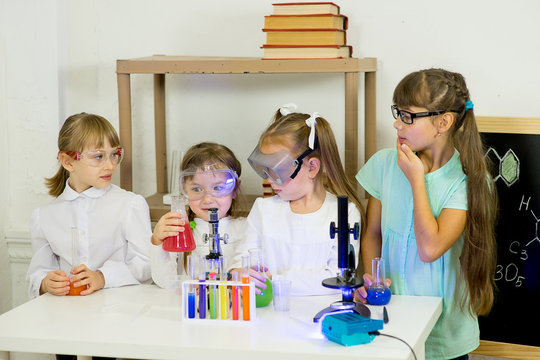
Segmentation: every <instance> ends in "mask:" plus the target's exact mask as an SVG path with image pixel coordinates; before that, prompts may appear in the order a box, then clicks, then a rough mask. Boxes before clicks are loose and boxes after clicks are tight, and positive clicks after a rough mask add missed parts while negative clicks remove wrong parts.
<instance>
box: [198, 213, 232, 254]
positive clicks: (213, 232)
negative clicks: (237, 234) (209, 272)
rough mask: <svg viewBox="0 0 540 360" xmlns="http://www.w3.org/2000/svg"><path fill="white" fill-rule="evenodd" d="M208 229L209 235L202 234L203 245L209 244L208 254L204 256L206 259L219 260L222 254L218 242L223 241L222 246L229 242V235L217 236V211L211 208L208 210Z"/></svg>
mask: <svg viewBox="0 0 540 360" xmlns="http://www.w3.org/2000/svg"><path fill="white" fill-rule="evenodd" d="M208 227H209V231H210V233H209V234H204V243H205V244H207V243H208V242H210V253H209V254H208V255H206V258H207V259H219V257H220V256H222V255H223V254H222V253H221V245H220V242H221V241H223V243H224V244H227V243H228V242H229V235H228V234H223V237H221V236H220V235H219V230H218V229H219V217H218V209H216V208H211V209H208Z"/></svg>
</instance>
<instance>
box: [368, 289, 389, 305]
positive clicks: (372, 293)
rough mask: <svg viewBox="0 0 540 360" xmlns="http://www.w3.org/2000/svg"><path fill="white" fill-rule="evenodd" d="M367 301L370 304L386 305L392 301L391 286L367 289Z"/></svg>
mask: <svg viewBox="0 0 540 360" xmlns="http://www.w3.org/2000/svg"><path fill="white" fill-rule="evenodd" d="M366 291H367V302H368V304H370V305H386V304H388V302H389V301H390V297H391V296H392V292H391V291H390V289H389V288H387V287H385V288H384V289H367V290H366Z"/></svg>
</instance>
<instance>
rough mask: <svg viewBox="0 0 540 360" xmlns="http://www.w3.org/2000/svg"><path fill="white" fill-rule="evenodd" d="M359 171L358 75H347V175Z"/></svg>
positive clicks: (351, 177) (353, 73)
mask: <svg viewBox="0 0 540 360" xmlns="http://www.w3.org/2000/svg"><path fill="white" fill-rule="evenodd" d="M357 171H358V73H357V72H348V73H345V174H346V175H347V177H349V178H350V179H351V180H352V181H354V182H355V183H356V180H354V176H355V175H356V172H357Z"/></svg>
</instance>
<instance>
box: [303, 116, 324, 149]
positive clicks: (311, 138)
mask: <svg viewBox="0 0 540 360" xmlns="http://www.w3.org/2000/svg"><path fill="white" fill-rule="evenodd" d="M320 116H321V114H319V113H318V112H314V113H313V114H311V116H310V117H309V118H308V119H306V125H307V126H309V127H310V128H311V131H310V132H309V139H308V140H309V148H310V149H312V150H313V149H315V125H316V124H317V118H318V117H320Z"/></svg>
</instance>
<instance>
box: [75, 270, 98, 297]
mask: <svg viewBox="0 0 540 360" xmlns="http://www.w3.org/2000/svg"><path fill="white" fill-rule="evenodd" d="M71 274H72V275H73V276H72V277H71V279H70V281H71V282H73V283H74V284H73V286H75V287H78V286H83V285H88V288H87V289H86V290H84V291H81V295H89V294H91V293H93V292H94V291H98V290H100V289H103V288H104V287H105V277H104V276H103V274H102V273H101V272H100V271H92V270H90V269H89V268H87V267H86V265H84V264H81V265H79V266H76V267H75V268H73V269H72V270H71Z"/></svg>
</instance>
